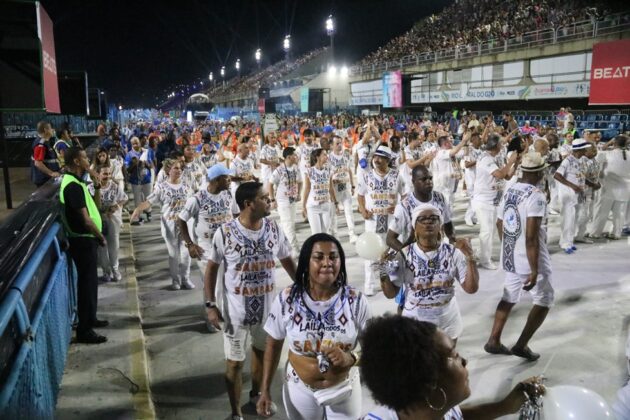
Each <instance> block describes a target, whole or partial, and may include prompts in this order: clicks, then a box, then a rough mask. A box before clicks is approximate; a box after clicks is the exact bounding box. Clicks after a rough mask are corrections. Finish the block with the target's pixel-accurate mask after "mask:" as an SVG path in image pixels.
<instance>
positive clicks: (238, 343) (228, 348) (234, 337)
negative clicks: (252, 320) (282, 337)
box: [223, 324, 267, 362]
mask: <svg viewBox="0 0 630 420" xmlns="http://www.w3.org/2000/svg"><path fill="white" fill-rule="evenodd" d="M232 330H233V331H232ZM250 336H251V339H252V347H254V348H256V349H258V350H261V351H264V350H265V345H266V342H267V333H266V332H265V329H264V328H263V325H262V324H256V325H235V326H233V328H232V329H231V331H230V332H229V333H228V332H227V331H226V330H223V351H224V352H225V358H226V360H232V361H235V362H242V361H244V360H245V357H246V356H247V349H248V344H249V338H250Z"/></svg>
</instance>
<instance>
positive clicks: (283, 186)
mask: <svg viewBox="0 0 630 420" xmlns="http://www.w3.org/2000/svg"><path fill="white" fill-rule="evenodd" d="M271 183H272V184H273V185H274V186H275V188H276V190H275V193H276V201H277V202H278V205H289V204H293V203H297V202H298V201H300V197H299V195H298V189H299V184H301V183H302V174H301V173H300V170H299V169H298V166H297V165H293V166H286V165H285V164H281V165H280V166H278V167H277V168H276V169H275V170H274V171H273V173H272V175H271Z"/></svg>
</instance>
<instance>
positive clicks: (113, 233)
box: [98, 216, 121, 275]
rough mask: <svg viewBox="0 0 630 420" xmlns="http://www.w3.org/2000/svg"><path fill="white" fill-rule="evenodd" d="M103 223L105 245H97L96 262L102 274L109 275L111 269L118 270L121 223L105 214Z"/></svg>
mask: <svg viewBox="0 0 630 420" xmlns="http://www.w3.org/2000/svg"><path fill="white" fill-rule="evenodd" d="M103 225H107V228H106V230H107V234H106V235H105V239H106V240H107V246H99V247H98V264H99V265H100V266H101V269H102V270H103V274H107V275H111V274H112V271H113V270H118V248H119V242H120V226H121V224H120V223H119V222H118V221H116V220H112V219H110V218H109V217H107V216H103Z"/></svg>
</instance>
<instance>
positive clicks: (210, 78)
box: [208, 72, 214, 87]
mask: <svg viewBox="0 0 630 420" xmlns="http://www.w3.org/2000/svg"><path fill="white" fill-rule="evenodd" d="M208 80H210V83H212V87H214V74H212V72H210V74H209V75H208Z"/></svg>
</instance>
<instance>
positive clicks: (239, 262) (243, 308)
mask: <svg viewBox="0 0 630 420" xmlns="http://www.w3.org/2000/svg"><path fill="white" fill-rule="evenodd" d="M290 256H291V245H290V244H289V241H288V240H287V238H286V236H284V233H283V232H282V229H280V228H279V227H278V224H277V223H276V222H275V221H273V220H271V219H268V218H264V219H263V220H262V227H261V228H260V229H259V230H256V231H254V230H250V229H247V228H246V227H244V226H243V225H242V224H241V222H240V221H239V220H238V219H234V220H232V221H230V222H227V223H225V224H223V225H222V226H221V227H219V229H217V231H216V233H215V234H214V239H213V241H212V250H211V251H210V260H211V261H212V262H214V263H215V264H221V262H224V263H225V274H224V277H223V279H218V281H219V283H218V284H217V287H221V288H222V289H223V296H224V299H225V301H224V305H223V312H224V313H223V318H224V319H225V322H226V325H228V326H230V325H231V326H246V325H259V324H262V323H263V322H265V320H266V319H267V313H268V311H269V308H270V307H271V303H272V301H273V298H274V296H275V288H276V282H275V271H276V262H275V258H278V259H280V260H282V259H284V258H287V257H290Z"/></svg>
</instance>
